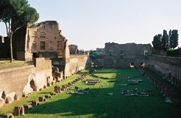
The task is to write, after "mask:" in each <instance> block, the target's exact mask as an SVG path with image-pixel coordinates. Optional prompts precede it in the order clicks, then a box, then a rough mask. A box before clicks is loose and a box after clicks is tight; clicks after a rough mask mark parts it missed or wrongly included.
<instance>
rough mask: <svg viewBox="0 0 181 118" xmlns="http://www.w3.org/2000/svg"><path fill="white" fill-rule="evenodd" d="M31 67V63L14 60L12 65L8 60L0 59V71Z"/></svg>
mask: <svg viewBox="0 0 181 118" xmlns="http://www.w3.org/2000/svg"><path fill="white" fill-rule="evenodd" d="M26 65H33V61H21V60H14V61H13V62H12V63H11V62H10V60H9V59H4V58H0V70H1V69H7V68H15V67H20V66H26Z"/></svg>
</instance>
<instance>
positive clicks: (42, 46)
mask: <svg viewBox="0 0 181 118" xmlns="http://www.w3.org/2000/svg"><path fill="white" fill-rule="evenodd" d="M40 50H45V42H44V41H40Z"/></svg>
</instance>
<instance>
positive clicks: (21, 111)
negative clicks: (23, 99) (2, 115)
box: [14, 105, 24, 116]
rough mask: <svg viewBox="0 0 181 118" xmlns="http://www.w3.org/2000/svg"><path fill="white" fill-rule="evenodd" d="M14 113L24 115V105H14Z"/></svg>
mask: <svg viewBox="0 0 181 118" xmlns="http://www.w3.org/2000/svg"><path fill="white" fill-rule="evenodd" d="M14 115H15V116H18V115H24V106H23V105H18V106H15V107H14Z"/></svg>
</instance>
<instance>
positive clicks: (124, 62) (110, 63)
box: [97, 55, 149, 68]
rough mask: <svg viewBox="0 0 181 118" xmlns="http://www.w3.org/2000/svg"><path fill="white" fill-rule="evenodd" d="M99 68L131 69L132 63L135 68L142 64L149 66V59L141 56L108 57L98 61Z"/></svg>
mask: <svg viewBox="0 0 181 118" xmlns="http://www.w3.org/2000/svg"><path fill="white" fill-rule="evenodd" d="M97 61H98V66H99V67H104V68H115V67H118V68H129V67H130V64H131V63H132V64H133V65H134V66H135V67H139V66H141V64H143V63H144V64H148V62H149V57H148V56H144V55H139V56H134V55H132V56H131V55H130V56H106V57H103V58H99V59H97Z"/></svg>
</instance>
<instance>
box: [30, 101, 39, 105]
mask: <svg viewBox="0 0 181 118" xmlns="http://www.w3.org/2000/svg"><path fill="white" fill-rule="evenodd" d="M38 105H40V102H39V101H38V100H34V101H32V106H38Z"/></svg>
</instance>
